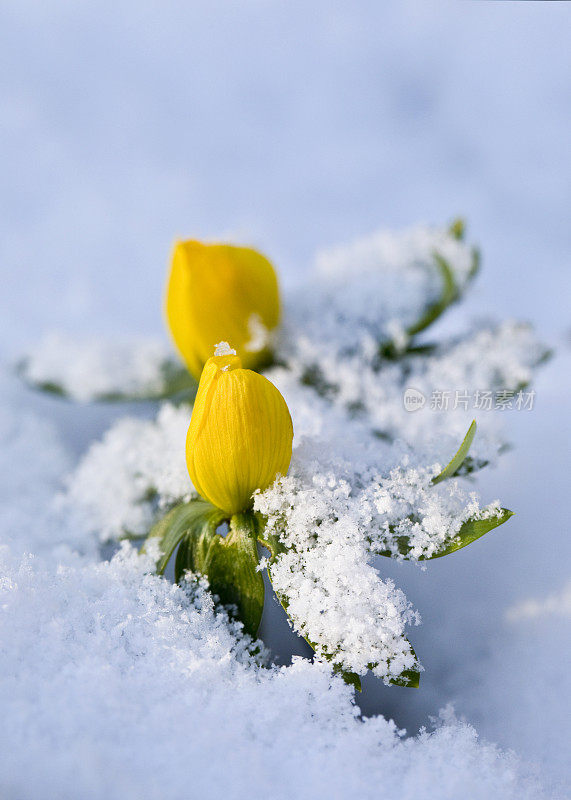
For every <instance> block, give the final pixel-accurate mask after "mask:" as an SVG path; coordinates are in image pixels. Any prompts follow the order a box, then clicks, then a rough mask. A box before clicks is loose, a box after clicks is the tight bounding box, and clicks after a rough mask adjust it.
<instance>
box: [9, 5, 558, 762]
mask: <svg viewBox="0 0 571 800" xmlns="http://www.w3.org/2000/svg"><path fill="white" fill-rule="evenodd" d="M570 21H571V7H570V5H569V4H568V3H557V2H556V3H551V2H501V1H500V2H482V1H480V0H458V2H453V3H446V2H442V3H434V2H430V0H422V2H420V1H419V2H410V1H409V0H405V2H399V3H378V2H373V1H372V0H371V2H362V1H359V0H356V2H352V3H335V2H331V1H328V2H310V3H308V2H304V3H302V2H297V0H289V2H287V3H285V2H271V0H244V1H243V2H230V0H228V2H220V1H219V0H194V2H188V1H185V2H182V1H181V2H178V1H177V0H161V1H160V2H159V1H158V0H157V2H148V1H147V0H137V2H133V1H131V2H121V1H120V0H113V2H106V1H105V0H100V1H99V2H97V3H95V2H91V3H90V2H80V3H73V4H72V3H67V2H63V0H60V2H56V1H55V0H42V2H28V1H27V0H17V2H16V0H4V2H3V3H2V7H1V10H0V37H1V40H2V46H1V48H0V131H1V133H0V137H1V138H0V146H1V147H0V152H1V159H0V170H1V179H0V224H1V235H0V269H1V286H2V292H1V300H0V314H1V317H0V324H1V326H2V327H1V330H0V357H2V359H3V360H4V361H6V360H10V359H12V358H14V357H15V356H16V355H18V354H19V353H20V352H21V351H22V350H24V349H26V348H27V347H29V346H30V345H33V342H34V340H35V339H36V337H38V336H39V335H41V334H42V333H44V332H46V331H47V330H51V329H58V330H61V331H63V332H67V333H72V334H74V335H75V334H77V335H86V336H87V335H92V334H96V335H103V334H106V335H116V334H128V333H137V334H161V335H162V330H163V324H162V315H161V296H162V291H163V284H164V279H165V274H166V267H167V262H168V258H169V253H170V249H171V246H172V242H173V240H174V239H175V238H176V237H185V238H190V237H196V238H224V239H229V240H235V241H240V242H244V243H249V244H253V245H255V246H257V247H259V248H260V249H262V250H263V251H264V252H265V253H267V254H268V255H269V256H270V258H272V260H273V261H274V263H275V264H276V266H277V268H278V269H279V271H280V275H281V278H282V283H283V284H284V285H285V286H286V287H287V286H288V285H292V284H294V283H295V282H296V281H298V280H300V279H301V278H302V277H303V276H304V274H305V273H306V271H307V270H308V269H309V268H310V267H311V264H312V262H313V257H314V253H315V251H316V250H317V249H318V248H320V247H322V246H328V245H331V244H335V243H340V242H346V241H348V240H351V239H353V238H355V237H358V236H361V235H365V234H367V233H369V232H371V231H373V230H374V229H376V228H378V227H400V226H405V225H408V224H410V223H415V222H421V221H422V222H428V223H435V224H443V223H446V222H447V221H450V220H451V219H452V218H453V217H455V216H457V215H463V216H464V217H466V219H467V221H468V226H469V228H468V233H469V236H470V237H471V238H473V239H474V240H475V241H477V242H478V243H479V244H480V245H481V247H482V253H483V268H482V273H481V275H480V277H479V278H478V281H477V283H476V286H475V287H474V289H473V290H472V292H471V296H470V299H469V300H468V301H467V302H466V303H464V304H463V305H462V306H461V307H458V308H456V309H455V310H454V311H453V312H452V313H451V315H450V316H449V317H448V318H447V320H445V321H443V322H442V323H441V324H440V327H441V331H445V330H446V329H447V327H450V326H454V325H459V324H465V322H466V319H467V318H468V317H469V316H470V315H472V314H482V313H485V314H492V315H497V316H498V317H510V316H515V317H521V318H524V319H529V320H531V321H532V322H533V323H534V324H535V325H536V327H537V329H538V332H539V334H540V336H542V337H543V338H544V340H546V341H547V343H548V344H550V345H551V346H553V347H555V348H556V351H557V355H556V356H555V358H554V359H553V360H552V361H551V362H550V364H549V365H548V366H547V367H545V368H544V369H543V371H542V372H541V373H540V375H539V378H538V382H537V385H536V389H537V398H536V406H535V409H534V411H533V412H532V413H525V412H519V413H513V414H511V415H508V419H507V421H506V424H507V427H508V436H509V438H511V440H512V441H513V442H514V443H515V449H514V450H513V451H512V452H511V453H509V454H508V455H507V456H506V457H505V458H504V460H503V461H502V463H501V466H500V467H499V468H498V469H496V470H495V471H488V472H484V473H482V476H481V477H480V478H479V481H478V488H479V490H480V491H481V494H482V497H483V498H484V499H486V500H492V499H495V498H496V497H500V498H501V499H502V503H503V505H505V506H507V507H509V508H512V509H514V510H515V511H516V512H517V516H516V517H514V519H513V520H512V521H511V522H510V523H509V525H507V526H506V527H505V529H504V528H502V529H501V531H498V532H497V533H494V534H490V536H489V537H487V538H486V540H485V541H483V542H480V543H478V544H476V545H474V547H473V548H469V549H468V550H465V551H463V552H462V553H461V554H457V555H456V556H454V557H451V558H450V559H443V560H442V561H438V562H435V563H434V564H433V565H430V567H429V570H428V571H427V572H425V573H422V572H420V571H419V570H418V569H416V568H413V567H411V566H410V565H402V566H401V565H394V564H389V565H388V566H387V565H386V564H383V565H382V566H383V574H389V572H390V574H392V575H394V577H395V579H396V581H397V582H398V583H399V584H400V585H401V586H402V587H403V588H404V589H405V591H406V593H407V594H408V596H409V598H410V599H411V600H412V601H413V602H414V604H415V605H416V606H417V607H418V608H420V609H421V611H422V612H423V618H424V624H423V626H422V627H421V628H419V629H418V630H417V631H413V632H412V634H411V638H412V639H413V641H414V644H415V646H416V649H417V651H418V653H419V655H420V657H421V659H422V661H423V663H424V665H425V667H426V669H427V673H426V675H425V676H423V683H422V689H421V690H419V691H418V692H411V691H409V690H399V689H391V690H384V689H382V687H379V686H377V685H373V682H368V684H367V686H366V691H365V692H364V694H363V696H362V698H361V700H360V702H361V704H362V708H363V710H364V712H366V713H372V712H382V713H384V714H386V715H387V716H394V717H395V719H396V720H397V722H398V723H399V724H400V725H406V726H407V727H408V728H409V729H410V730H411V731H413V730H416V729H418V727H419V726H420V725H423V724H428V721H429V716H430V715H432V714H437V713H438V710H439V709H440V708H441V707H443V706H444V705H446V703H448V702H453V703H454V704H455V708H456V710H457V712H458V713H460V714H466V716H467V717H468V719H470V721H473V722H474V723H475V724H476V725H477V727H478V730H479V731H480V733H481V734H482V735H484V736H486V737H487V738H490V739H492V740H493V741H497V742H499V743H500V744H501V745H502V746H508V747H515V748H516V749H518V750H519V751H520V752H522V753H523V754H524V756H526V757H529V758H530V759H531V760H533V759H540V760H543V761H545V762H546V763H548V764H549V768H550V769H551V770H552V774H553V775H554V776H556V777H561V776H562V774H563V772H564V766H565V761H566V745H565V742H566V740H567V735H566V732H567V731H568V719H569V716H570V710H569V705H568V703H569V700H568V698H569V694H570V693H569V685H568V683H569V679H568V677H567V673H568V670H566V669H565V663H566V661H568V658H569V649H570V648H569V643H570V641H571V632H570V616H571V598H570V592H571V585H570V584H569V580H570V578H571V575H570V571H569V566H568V564H569V556H570V555H571V545H570V543H569V521H568V520H569V513H568V504H569V466H570V464H569V449H570V445H569V434H570V430H569V422H568V418H569V414H568V412H569V393H570V391H571V380H570V378H569V375H570V373H571V370H570V367H571V359H570V357H569V342H570V328H571V318H570V313H569V310H570V300H571V268H570V252H571V247H570V245H571V241H570V240H571V230H570V224H569V221H570V219H571V198H570V192H569V186H570V178H571V147H570V142H571V48H570V47H569V37H570ZM13 391H14V398H16V400H17V402H18V403H20V404H22V405H23V406H24V407H29V408H33V409H35V410H36V411H39V413H41V414H43V415H47V416H49V417H51V418H52V419H53V420H54V421H55V422H56V424H57V425H58V426H59V428H60V430H61V432H62V435H63V437H64V439H65V440H66V442H67V443H68V445H69V446H70V447H71V449H72V450H73V451H74V452H75V453H76V454H77V455H79V454H80V453H81V452H82V450H83V449H84V448H85V446H86V445H87V443H88V442H89V441H90V439H91V438H92V437H93V436H96V435H101V433H102V432H103V431H104V430H105V428H106V427H107V426H108V425H109V424H110V422H111V420H112V419H113V418H114V416H117V415H118V414H119V413H124V411H125V410H124V409H121V410H118V409H109V408H101V407H95V408H93V409H89V410H87V409H77V408H74V407H72V406H67V405H64V404H61V403H59V404H58V402H57V401H54V400H49V399H45V398H39V397H37V396H34V395H32V394H31V393H27V392H25V391H24V390H21V389H19V388H18V387H17V386H16V385H14V389H13ZM130 410H131V411H133V409H130ZM137 413H146V412H144V411H140V410H139V411H137ZM551 595H553V598H552V600H551V601H549V602H547V603H545V602H544V601H545V598H548V597H549V596H551ZM530 598H531V599H533V598H536V599H537V600H538V605H537V609H539V610H537V609H536V612H534V613H531V614H530V613H527V615H526V613H523V612H521V610H520V611H519V612H518V611H517V608H518V604H521V603H522V602H524V601H527V600H529V599H530ZM565 598H567V599H565ZM542 603H543V606H542V605H541V604H542ZM514 608H515V609H516V610H515V611H514ZM510 609H511V610H510ZM282 634H283V630H282V632H281V633H280V634H279V635H278V634H276V643H277V644H278V646H279V647H280V648H281V649H282V656H283V657H286V656H287V650H288V646H289V647H290V648H291V647H292V643H291V641H290V643H289V645H287V644H286V645H284V641H286V639H284V636H283V635H282ZM566 698H567V699H566Z"/></svg>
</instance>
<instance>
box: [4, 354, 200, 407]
mask: <svg viewBox="0 0 571 800" xmlns="http://www.w3.org/2000/svg"><path fill="white" fill-rule="evenodd" d="M16 374H17V375H18V376H19V377H20V378H21V379H22V380H23V381H24V383H25V384H26V385H27V386H28V387H29V388H30V389H34V390H35V391H39V392H44V393H45V394H51V395H53V396H55V397H59V398H61V399H62V400H68V401H71V402H75V398H74V397H73V395H71V394H70V393H69V391H68V390H67V389H66V387H65V386H64V385H63V384H61V383H59V382H58V381H57V380H55V379H54V380H45V381H35V380H32V379H31V378H30V377H29V375H28V359H22V360H21V361H20V362H19V363H18V364H17V365H16ZM159 386H160V388H158V389H156V388H149V387H148V386H144V385H142V386H140V387H139V388H137V389H134V390H133V391H130V392H125V391H122V390H121V389H120V388H118V389H117V390H116V391H111V392H103V393H101V394H95V395H94V396H93V397H92V398H91V402H94V403H133V402H146V401H153V402H157V401H159V400H166V399H169V400H171V401H172V402H177V403H180V402H192V401H193V400H194V397H195V396H196V391H197V389H198V384H197V383H196V381H195V379H194V378H193V377H192V375H191V374H190V373H189V372H188V370H187V369H186V368H185V367H183V366H181V365H180V364H179V363H178V362H175V361H172V360H171V359H167V360H165V361H163V363H162V364H161V366H160V381H159Z"/></svg>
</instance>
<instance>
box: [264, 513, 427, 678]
mask: <svg viewBox="0 0 571 800" xmlns="http://www.w3.org/2000/svg"><path fill="white" fill-rule="evenodd" d="M259 519H260V521H259V532H258V541H259V542H260V544H261V545H262V546H263V547H266V548H267V549H268V550H269V551H270V554H271V560H270V565H269V566H268V568H267V572H268V578H269V581H270V583H271V584H272V586H273V581H272V573H271V562H273V561H274V560H275V559H276V558H277V556H278V555H279V554H280V553H283V552H285V547H284V545H283V544H282V543H281V541H280V540H279V538H278V537H277V536H276V535H275V534H269V533H268V532H267V531H266V530H265V529H264V521H263V518H259ZM274 592H275V595H276V597H277V599H278V600H279V602H280V603H281V605H282V607H283V609H284V611H285V612H286V614H287V615H288V617H289V612H288V605H289V604H288V600H287V598H286V597H284V595H282V594H280V593H279V592H276V590H275V589H274ZM290 619H291V617H290ZM298 635H300V636H301V637H302V638H303V639H305V641H306V642H307V643H308V645H309V646H310V647H311V649H312V650H313V651H314V652H315V651H316V650H317V645H316V644H315V643H314V642H312V641H311V639H308V638H307V636H306V635H305V634H303V633H300V632H298ZM411 650H412V652H413V653H414V649H413V647H412V645H411ZM414 655H415V658H416V653H414ZM334 657H335V656H334V654H329V653H324V658H325V659H326V660H327V661H331V662H333V659H334ZM332 669H333V672H334V673H335V674H336V675H340V676H341V677H342V678H343V680H344V681H345V683H347V684H349V686H352V687H353V688H354V689H355V690H356V691H358V692H361V691H362V687H361V678H360V677H359V675H358V674H357V673H356V672H349V671H348V670H344V669H343V667H342V666H341V665H340V664H335V663H333V664H332ZM414 675H416V676H417V677H416V683H415V678H414V677H413V676H414ZM419 679H420V675H419V674H418V673H413V671H412V670H406V671H405V672H403V673H402V675H401V676H400V678H394V679H393V680H391V681H390V682H391V683H396V682H397V681H399V680H400V681H401V682H399V683H397V684H396V685H398V686H414V687H418V683H419Z"/></svg>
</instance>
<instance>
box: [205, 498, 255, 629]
mask: <svg viewBox="0 0 571 800" xmlns="http://www.w3.org/2000/svg"><path fill="white" fill-rule="evenodd" d="M257 537H258V521H257V519H256V517H255V516H254V515H253V514H248V513H244V514H234V516H233V517H232V519H231V520H230V530H229V532H228V534H227V536H226V537H224V538H223V537H222V536H220V535H219V534H216V533H215V534H213V535H212V534H210V533H209V532H205V531H203V532H202V535H201V536H199V537H195V538H194V540H193V544H192V568H193V569H194V570H195V571H198V572H201V573H202V574H203V575H206V577H207V578H208V581H209V583H210V589H211V591H212V592H213V594H217V595H218V597H219V598H220V602H221V603H223V604H224V605H232V606H235V607H236V609H237V615H238V618H239V619H240V620H241V621H242V622H243V623H244V630H245V631H246V632H247V633H249V634H250V635H251V636H253V637H254V638H255V637H256V635H257V633H258V628H259V626H260V620H261V619H262V611H263V609H264V579H263V577H262V573H261V572H260V571H258V570H257V566H258V548H257V544H256V541H257Z"/></svg>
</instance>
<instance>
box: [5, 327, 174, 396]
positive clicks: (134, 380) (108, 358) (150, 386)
mask: <svg viewBox="0 0 571 800" xmlns="http://www.w3.org/2000/svg"><path fill="white" fill-rule="evenodd" d="M168 355H169V350H168V348H167V347H166V346H165V345H164V344H163V343H162V342H161V341H160V340H153V339H150V338H147V339H141V338H139V339H137V338H133V337H129V338H126V339H124V340H120V339H119V340H118V339H117V338H115V337H114V338H113V339H112V340H105V339H101V338H98V339H91V340H87V341H85V340H84V341H81V340H79V341H78V340H77V338H76V337H73V338H72V337H69V336H67V337H66V336H64V335H63V334H62V333H61V332H57V333H55V332H53V333H49V334H48V335H47V336H45V337H44V338H43V339H41V340H40V341H39V342H37V343H36V344H35V346H34V348H33V349H32V350H31V351H30V352H29V353H27V354H26V356H25V358H24V360H23V363H22V367H21V369H22V372H23V374H24V376H25V377H26V380H28V381H29V382H30V383H32V384H39V385H42V384H51V385H54V386H56V387H58V388H59V389H61V390H62V391H63V392H65V393H66V394H67V395H69V397H71V398H73V399H74V400H77V401H79V402H88V401H89V400H94V399H98V398H100V397H106V396H109V395H113V394H120V393H122V394H125V395H127V396H136V395H137V394H139V393H140V394H141V395H143V396H144V395H153V394H159V393H160V392H161V391H162V390H163V388H164V378H163V374H162V367H163V364H164V363H165V360H166V359H167V357H168Z"/></svg>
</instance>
